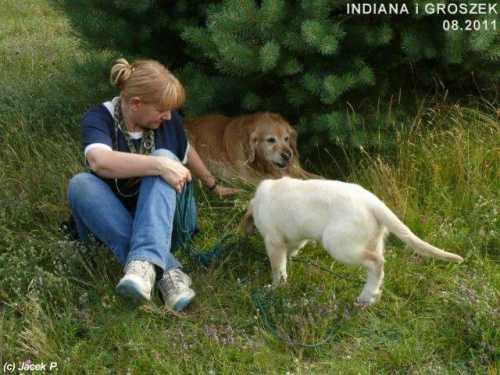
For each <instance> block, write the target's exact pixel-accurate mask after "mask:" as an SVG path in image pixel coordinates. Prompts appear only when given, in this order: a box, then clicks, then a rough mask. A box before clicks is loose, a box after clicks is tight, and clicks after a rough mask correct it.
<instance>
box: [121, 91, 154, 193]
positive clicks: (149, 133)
mask: <svg viewBox="0 0 500 375" xmlns="http://www.w3.org/2000/svg"><path fill="white" fill-rule="evenodd" d="M121 103H122V101H121V98H115V99H113V105H114V106H115V112H114V120H115V141H114V144H113V149H114V150H116V151H118V134H119V133H121V134H122V135H123V138H124V139H125V142H126V143H127V146H128V149H129V151H130V153H132V154H142V155H149V154H151V153H152V152H154V150H155V137H154V132H153V130H152V129H145V130H144V131H143V133H142V139H141V143H140V146H139V150H137V149H136V147H135V145H134V142H133V141H132V137H131V136H130V133H129V132H128V130H127V128H126V127H125V123H124V121H123V114H122V106H121ZM140 183H141V179H140V177H132V178H129V179H128V180H127V181H126V182H125V184H123V186H122V188H120V187H119V186H118V185H119V184H118V179H117V178H115V186H116V191H117V192H118V194H120V195H121V196H122V197H125V198H130V197H133V196H135V195H137V194H138V193H139V187H140ZM127 190H128V191H130V190H133V191H132V192H131V193H130V192H128V191H127Z"/></svg>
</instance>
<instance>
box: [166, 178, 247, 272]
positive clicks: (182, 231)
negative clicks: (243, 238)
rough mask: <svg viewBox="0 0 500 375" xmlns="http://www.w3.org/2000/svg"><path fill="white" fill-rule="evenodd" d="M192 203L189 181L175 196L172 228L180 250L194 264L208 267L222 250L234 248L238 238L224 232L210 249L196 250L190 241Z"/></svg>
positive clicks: (192, 229)
mask: <svg viewBox="0 0 500 375" xmlns="http://www.w3.org/2000/svg"><path fill="white" fill-rule="evenodd" d="M194 204H195V203H194V197H193V184H192V182H190V183H188V184H187V185H186V186H185V188H184V189H183V191H182V192H181V193H180V194H177V196H176V206H175V216H174V217H175V220H174V230H175V231H176V234H177V236H178V238H179V242H180V243H181V249H182V252H183V253H184V254H185V255H187V256H188V257H189V258H191V259H192V260H193V262H194V263H195V264H196V265H198V266H202V267H208V266H209V265H210V264H211V263H212V262H213V261H214V259H216V258H219V257H220V256H221V254H222V253H223V252H224V251H226V250H230V249H234V248H236V247H237V246H238V243H239V240H238V238H237V237H236V236H235V235H233V234H227V233H226V234H224V235H223V236H222V237H221V238H220V239H219V240H218V241H217V243H216V244H215V245H214V246H213V247H212V249H211V250H208V251H201V250H198V248H197V247H196V246H195V245H194V243H193V241H192V237H193V232H194V230H195V228H192V227H193V223H194V222H195V218H194V217H193V211H192V210H191V208H192V206H194Z"/></svg>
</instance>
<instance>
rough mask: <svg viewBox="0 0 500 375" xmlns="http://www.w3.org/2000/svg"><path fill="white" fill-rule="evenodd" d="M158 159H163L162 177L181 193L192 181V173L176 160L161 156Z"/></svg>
mask: <svg viewBox="0 0 500 375" xmlns="http://www.w3.org/2000/svg"><path fill="white" fill-rule="evenodd" d="M158 158H159V159H160V158H161V172H160V177H161V178H163V179H164V180H165V181H166V182H167V183H168V184H169V185H170V186H172V187H173V188H174V189H175V191H176V192H177V193H180V192H181V191H182V188H183V187H184V185H185V184H186V183H188V182H190V181H191V172H190V171H189V169H187V168H186V167H184V166H183V165H182V164H181V163H179V162H177V161H175V160H172V159H169V158H167V157H161V156H160V157H158Z"/></svg>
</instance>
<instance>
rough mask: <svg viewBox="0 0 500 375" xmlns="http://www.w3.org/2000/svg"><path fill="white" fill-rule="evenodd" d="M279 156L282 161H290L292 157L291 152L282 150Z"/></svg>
mask: <svg viewBox="0 0 500 375" xmlns="http://www.w3.org/2000/svg"><path fill="white" fill-rule="evenodd" d="M281 157H282V158H283V160H284V161H290V160H291V159H292V153H286V152H282V153H281Z"/></svg>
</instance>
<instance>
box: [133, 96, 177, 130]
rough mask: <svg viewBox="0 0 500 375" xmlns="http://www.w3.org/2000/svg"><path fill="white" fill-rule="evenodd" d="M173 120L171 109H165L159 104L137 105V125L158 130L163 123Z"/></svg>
mask: <svg viewBox="0 0 500 375" xmlns="http://www.w3.org/2000/svg"><path fill="white" fill-rule="evenodd" d="M171 118H172V113H171V109H170V108H165V107H163V106H162V104H159V103H144V102H142V101H141V102H140V103H139V104H138V105H137V111H136V123H137V125H139V126H141V127H143V128H146V129H153V130H155V129H158V127H159V126H160V124H161V123H162V122H163V121H168V120H170V119H171Z"/></svg>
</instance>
